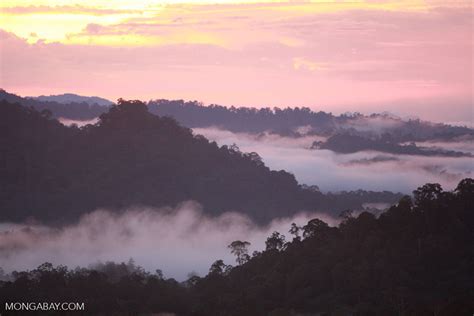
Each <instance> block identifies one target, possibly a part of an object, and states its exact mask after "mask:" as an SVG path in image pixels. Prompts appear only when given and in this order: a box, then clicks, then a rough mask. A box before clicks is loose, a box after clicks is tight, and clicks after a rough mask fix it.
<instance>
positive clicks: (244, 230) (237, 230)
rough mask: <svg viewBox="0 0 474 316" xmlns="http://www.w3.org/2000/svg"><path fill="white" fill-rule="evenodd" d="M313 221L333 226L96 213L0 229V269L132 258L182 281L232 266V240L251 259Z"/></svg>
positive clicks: (229, 216) (304, 218)
mask: <svg viewBox="0 0 474 316" xmlns="http://www.w3.org/2000/svg"><path fill="white" fill-rule="evenodd" d="M315 217H318V218H320V219H322V220H324V221H325V222H327V223H328V224H329V225H336V224H337V222H338V220H337V219H333V218H331V217H329V216H328V215H324V214H316V213H313V214H305V213H301V214H299V215H297V216H294V217H293V218H285V219H278V220H274V221H273V222H271V223H270V224H269V225H267V226H265V227H258V226H256V225H255V224H253V223H252V221H251V220H249V219H248V218H246V217H244V216H243V215H239V214H236V213H226V214H223V215H221V216H219V217H215V218H211V217H209V216H206V215H204V214H203V213H202V211H201V208H200V206H199V205H198V204H196V203H193V202H186V203H183V204H182V205H180V206H178V207H177V208H176V209H171V208H165V209H159V210H156V209H130V210H127V211H125V212H123V213H120V214H117V213H112V212H110V211H107V210H97V211H95V212H93V213H90V214H87V215H85V216H83V217H82V218H81V219H80V221H79V222H78V223H75V224H72V225H69V226H66V227H61V228H53V227H47V226H42V225H26V224H22V225H19V224H0V267H2V268H3V269H4V270H5V271H6V272H11V271H12V270H18V271H21V270H25V269H33V268H36V267H37V266H39V265H40V264H41V263H44V262H51V263H53V264H54V265H58V264H62V265H67V266H68V267H70V268H75V267H77V266H81V267H88V266H90V265H94V264H97V263H98V262H106V261H115V262H127V261H128V260H129V259H130V258H133V259H134V260H135V262H136V264H138V265H141V266H142V267H144V268H145V269H146V270H148V271H150V272H154V271H155V270H156V269H161V270H162V271H163V273H164V275H165V277H174V278H176V279H177V280H185V279H186V278H187V275H188V274H189V273H197V274H198V275H200V276H204V275H206V274H207V272H208V270H209V267H210V266H211V264H212V263H213V262H214V261H215V260H218V259H223V260H224V262H225V263H226V264H232V265H234V264H235V258H234V257H233V256H232V255H231V254H230V251H229V249H228V248H227V245H229V244H230V243H231V242H232V241H234V240H246V241H249V242H251V246H250V247H249V248H250V251H249V253H250V254H251V253H252V252H253V251H254V250H259V251H260V250H263V249H264V248H265V240H266V238H267V237H268V236H270V234H271V233H272V232H273V231H279V232H280V233H282V234H284V235H286V237H287V240H291V239H292V237H291V236H290V234H289V233H288V230H289V228H290V226H291V223H293V222H295V223H297V224H298V225H304V224H306V223H307V222H308V220H310V219H312V218H315Z"/></svg>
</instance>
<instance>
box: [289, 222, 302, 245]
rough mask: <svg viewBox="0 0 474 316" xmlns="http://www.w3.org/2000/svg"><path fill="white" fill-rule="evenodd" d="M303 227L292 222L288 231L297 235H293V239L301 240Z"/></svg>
mask: <svg viewBox="0 0 474 316" xmlns="http://www.w3.org/2000/svg"><path fill="white" fill-rule="evenodd" d="M301 229H302V228H301V226H298V225H296V224H295V223H291V228H290V230H289V231H288V232H289V233H290V234H292V235H293V236H295V237H293V240H298V241H300V240H301V237H300V231H301Z"/></svg>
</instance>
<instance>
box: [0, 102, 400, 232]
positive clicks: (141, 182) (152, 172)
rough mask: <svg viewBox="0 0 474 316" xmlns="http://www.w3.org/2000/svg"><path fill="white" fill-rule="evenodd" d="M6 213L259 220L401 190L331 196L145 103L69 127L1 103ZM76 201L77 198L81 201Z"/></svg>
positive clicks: (332, 208)
mask: <svg viewBox="0 0 474 316" xmlns="http://www.w3.org/2000/svg"><path fill="white" fill-rule="evenodd" d="M0 141H1V142H2V146H1V148H2V151H3V152H2V155H1V157H2V159H3V160H4V161H3V163H2V165H3V166H6V168H3V169H1V170H0V187H1V191H0V209H1V215H0V220H2V221H20V220H24V219H27V218H34V219H37V220H42V221H55V222H61V221H71V220H74V219H76V218H77V217H79V216H80V215H81V214H83V213H85V212H88V211H92V210H95V209H97V208H101V207H104V208H111V209H118V210H119V209H125V208H127V207H132V206H153V207H162V206H173V205H176V204H177V203H180V202H183V201H186V200H195V201H197V202H199V203H201V204H202V205H203V207H204V211H205V212H207V213H210V214H220V213H223V212H226V211H237V212H241V213H244V214H247V215H248V216H250V217H251V218H252V219H254V220H256V221H257V222H259V223H265V222H268V221H270V220H271V219H274V218H276V217H282V216H289V215H292V214H294V213H295V212H298V211H302V210H305V211H316V210H317V211H323V212H328V213H331V214H334V215H337V214H339V213H340V212H341V211H343V210H346V209H348V208H351V209H362V204H363V203H367V202H385V203H394V202H395V201H396V200H397V199H398V198H399V197H400V195H399V194H393V193H390V192H379V193H377V192H365V191H357V192H349V193H341V194H331V195H324V194H322V193H320V192H316V191H314V190H309V189H305V188H303V187H302V186H300V185H299V184H298V183H297V182H296V180H295V178H294V176H293V175H292V174H290V173H288V172H285V171H282V170H280V171H275V170H270V169H269V168H268V167H266V166H265V165H264V164H263V163H262V161H261V158H260V157H259V156H258V154H257V153H241V152H240V151H239V149H238V148H236V147H227V146H222V147H218V146H217V144H216V143H214V142H209V141H208V140H207V139H206V138H204V137H202V136H199V135H193V134H192V132H191V130H189V129H187V128H184V127H181V126H180V125H179V124H177V123H176V121H175V120H174V119H172V118H168V117H158V116H156V115H153V114H151V113H149V112H148V110H147V107H146V105H145V104H144V103H141V102H140V101H123V100H120V101H119V103H118V105H117V106H114V107H112V108H111V109H110V111H109V112H107V113H104V114H102V115H101V116H100V120H99V122H98V123H97V124H96V125H88V126H85V127H84V128H82V129H79V128H77V127H65V126H63V125H61V124H60V123H59V122H58V121H56V120H55V119H53V118H52V117H51V113H50V112H49V111H47V110H43V111H42V112H38V111H36V110H34V109H31V108H25V107H23V106H21V105H19V104H10V103H8V102H5V101H3V102H1V103H0ZM72 201H74V202H72Z"/></svg>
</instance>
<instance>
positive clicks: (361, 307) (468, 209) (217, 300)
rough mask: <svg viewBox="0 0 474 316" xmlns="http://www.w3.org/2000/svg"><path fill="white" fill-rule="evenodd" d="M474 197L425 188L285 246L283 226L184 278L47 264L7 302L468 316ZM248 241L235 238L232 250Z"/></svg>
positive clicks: (473, 306) (111, 311)
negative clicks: (234, 262) (261, 242)
mask: <svg viewBox="0 0 474 316" xmlns="http://www.w3.org/2000/svg"><path fill="white" fill-rule="evenodd" d="M473 203H474V180H472V179H464V180H462V181H461V182H460V183H459V185H458V187H457V188H456V190H455V191H454V192H444V191H443V190H442V188H441V187H440V186H439V185H438V184H426V185H424V186H422V187H420V188H419V189H417V190H416V191H415V192H414V199H413V200H412V199H411V198H410V197H404V198H402V199H401V200H400V201H399V203H398V204H397V205H396V206H393V207H391V208H390V209H389V210H388V211H387V212H385V213H383V214H381V216H380V217H379V218H377V217H375V216H374V215H373V214H370V213H366V212H365V213H362V214H360V215H359V216H357V217H353V216H352V215H351V213H350V212H346V213H345V214H344V216H343V221H342V223H341V224H340V225H339V227H329V226H328V225H327V224H326V223H324V222H322V221H320V220H318V219H313V220H311V221H310V222H308V224H307V225H305V226H304V227H302V228H298V227H296V225H292V227H291V229H290V231H291V233H292V234H293V235H294V236H295V237H294V239H293V240H292V241H290V242H287V243H284V240H285V238H284V237H283V236H282V235H281V234H279V233H276V232H275V233H273V234H272V235H271V236H270V237H269V238H268V240H267V247H266V249H265V250H264V251H262V252H256V253H255V254H254V256H253V257H252V258H248V259H247V260H244V261H242V262H241V264H240V265H238V266H236V267H234V268H231V267H230V266H227V265H225V264H224V263H223V262H222V260H217V261H216V262H215V263H214V264H213V265H212V266H211V268H210V271H209V274H208V275H207V276H206V277H204V278H199V277H196V276H194V277H192V278H190V279H189V280H188V281H186V282H184V283H182V284H178V283H177V282H176V281H174V280H172V279H168V280H166V279H164V278H163V276H162V274H161V272H160V271H158V272H157V273H156V274H149V273H147V272H145V271H143V270H142V269H140V268H138V267H136V266H135V265H134V264H133V262H129V263H128V264H113V263H107V264H104V265H100V266H98V267H95V268H94V269H76V270H73V271H68V270H67V269H66V268H65V267H53V266H52V265H51V264H44V265H42V266H40V267H38V268H37V269H35V270H33V271H26V272H14V273H13V274H12V275H11V278H12V280H10V281H4V282H1V283H0V304H1V305H0V306H4V303H5V302H11V301H34V302H36V301H79V302H81V301H83V302H85V306H86V312H87V314H88V315H90V314H96V313H102V314H107V315H130V314H134V315H135V314H139V313H141V314H145V315H150V314H152V313H158V312H173V313H176V314H177V315H193V316H201V315H226V316H227V315H228V316H233V315H236V316H237V315H248V316H252V315H273V316H275V315H417V316H420V315H421V316H424V315H430V316H431V315H440V316H441V315H447V316H450V315H461V316H462V315H467V316H470V315H472V313H473V312H474V248H473V247H472V245H473V244H474V212H473V209H472V205H474V204H473ZM299 230H302V231H303V232H304V234H303V235H304V237H303V238H301V237H299V235H298V233H297V231H299ZM295 231H296V233H295ZM283 243H284V244H283ZM240 246H242V247H240ZM245 246H246V244H245V242H241V241H236V242H234V243H233V246H232V247H231V249H232V250H235V249H237V248H239V249H240V250H242V249H244V248H245ZM244 252H245V251H244ZM235 254H236V256H239V255H240V256H241V255H242V251H240V252H239V253H235Z"/></svg>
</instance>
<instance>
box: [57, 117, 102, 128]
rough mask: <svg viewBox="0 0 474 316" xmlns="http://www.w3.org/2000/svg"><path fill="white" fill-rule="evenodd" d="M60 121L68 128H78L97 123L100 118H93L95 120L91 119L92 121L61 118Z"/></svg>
mask: <svg viewBox="0 0 474 316" xmlns="http://www.w3.org/2000/svg"><path fill="white" fill-rule="evenodd" d="M58 121H59V122H60V123H61V124H63V125H66V126H72V125H76V126H78V127H82V126H86V125H88V124H95V123H97V122H98V121H99V118H98V117H96V118H93V119H90V120H72V119H68V118H64V117H60V118H58Z"/></svg>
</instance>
